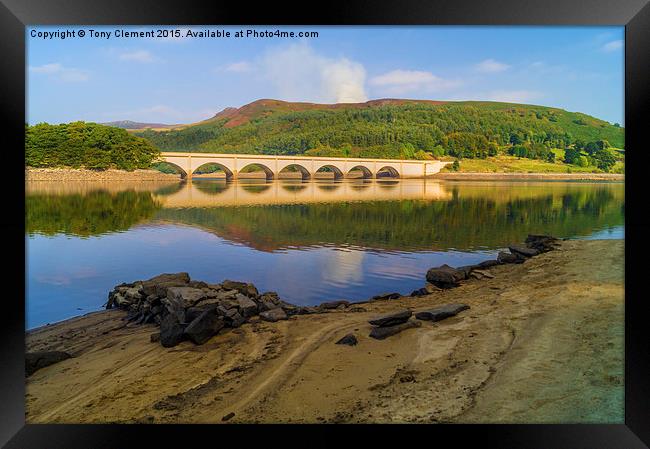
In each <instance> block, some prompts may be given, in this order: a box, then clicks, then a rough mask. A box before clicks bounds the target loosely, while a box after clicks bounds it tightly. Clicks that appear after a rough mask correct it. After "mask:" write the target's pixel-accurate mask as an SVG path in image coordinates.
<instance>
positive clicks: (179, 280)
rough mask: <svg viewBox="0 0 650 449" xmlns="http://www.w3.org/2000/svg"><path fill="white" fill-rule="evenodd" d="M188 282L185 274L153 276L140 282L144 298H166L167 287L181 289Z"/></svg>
mask: <svg viewBox="0 0 650 449" xmlns="http://www.w3.org/2000/svg"><path fill="white" fill-rule="evenodd" d="M189 282H190V275H189V274H187V273H165V274H160V275H158V276H154V277H152V278H151V279H148V280H146V281H143V282H142V291H143V293H144V294H145V296H148V295H157V296H160V297H163V296H167V287H182V286H183V285H187V284H188V283H189Z"/></svg>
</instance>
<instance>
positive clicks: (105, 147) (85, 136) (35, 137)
mask: <svg viewBox="0 0 650 449" xmlns="http://www.w3.org/2000/svg"><path fill="white" fill-rule="evenodd" d="M25 135H26V137H25V163H26V164H27V166H29V167H74V168H80V167H83V168H89V169H97V170H103V169H107V168H118V169H122V170H134V169H136V168H149V167H150V166H151V163H152V162H153V161H154V160H155V159H156V157H157V156H158V155H159V154H160V150H158V149H157V148H156V147H155V146H154V145H152V144H151V143H150V142H148V141H147V140H146V139H143V138H142V137H136V136H133V135H131V134H129V133H128V132H127V131H125V130H123V129H120V128H114V127H110V126H103V125H98V124H96V123H85V122H73V123H65V124H61V125H50V124H48V123H40V124H38V125H34V126H26V130H25Z"/></svg>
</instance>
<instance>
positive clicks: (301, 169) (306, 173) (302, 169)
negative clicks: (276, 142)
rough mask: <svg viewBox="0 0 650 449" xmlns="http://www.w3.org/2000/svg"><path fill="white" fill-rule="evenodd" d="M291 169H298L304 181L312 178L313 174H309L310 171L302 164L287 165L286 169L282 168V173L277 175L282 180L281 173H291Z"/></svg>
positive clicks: (279, 172)
mask: <svg viewBox="0 0 650 449" xmlns="http://www.w3.org/2000/svg"><path fill="white" fill-rule="evenodd" d="M289 167H293V168H296V169H297V170H298V172H299V173H300V174H301V175H302V179H303V180H306V179H309V178H311V173H309V170H307V169H306V168H305V167H303V166H302V165H300V164H287V165H285V166H284V167H282V168H281V169H280V171H278V173H277V175H278V178H280V174H281V173H289V170H287V169H288V168H289Z"/></svg>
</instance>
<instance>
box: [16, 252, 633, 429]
mask: <svg viewBox="0 0 650 449" xmlns="http://www.w3.org/2000/svg"><path fill="white" fill-rule="evenodd" d="M623 247H624V242H623V241H622V240H590V241H586V240H569V241H563V242H562V244H561V247H560V248H559V249H557V250H555V251H551V252H548V253H544V254H541V255H539V256H536V257H534V258H533V259H530V260H527V261H526V262H525V263H523V264H519V265H499V266H495V267H491V268H490V269H489V271H490V272H491V273H492V274H493V275H494V278H490V279H482V280H476V279H470V280H467V281H465V282H463V283H462V284H461V286H460V287H457V288H454V289H451V290H443V291H436V292H434V293H432V294H429V295H425V296H420V297H400V298H398V299H394V300H386V301H373V302H366V303H360V304H359V306H360V307H359V306H357V307H354V308H351V309H361V310H357V311H352V310H333V311H331V312H327V313H323V314H316V315H299V316H293V317H290V319H289V320H288V321H281V322H277V323H268V322H263V321H259V320H252V321H251V322H250V323H249V324H245V325H244V326H242V327H240V328H237V329H232V330H230V331H228V332H226V333H224V334H219V335H217V336H215V337H213V338H212V339H211V340H210V341H208V342H207V343H205V344H204V345H201V346H194V345H193V344H192V343H190V342H183V343H180V344H179V345H178V346H176V347H174V348H170V349H166V348H163V347H161V346H160V345H159V344H155V343H151V342H150V339H149V337H150V334H152V333H153V332H156V331H157V328H156V327H155V326H153V325H140V326H136V325H133V324H132V323H127V322H125V321H123V319H122V318H123V316H125V314H126V313H125V312H122V311H116V310H109V311H100V312H91V313H89V314H86V315H82V316H79V317H75V318H71V319H69V320H66V321H62V322H59V323H55V324H51V325H46V326H41V327H40V328H37V329H32V330H31V331H29V332H28V333H27V334H26V340H27V342H26V343H27V349H28V351H39V350H62V351H68V352H70V353H71V355H73V358H71V359H68V360H64V361H62V362H59V363H57V364H54V365H51V366H49V367H46V368H43V369H41V370H39V371H37V372H36V373H34V374H33V375H32V376H30V377H29V378H27V380H26V383H27V399H26V402H27V403H26V415H27V422H28V423H64V422H67V423H82V422H83V423H106V422H116V423H117V422H124V423H127V422H142V423H144V422H156V423H167V422H178V423H208V422H211V423H218V422H221V419H222V417H224V416H227V415H229V414H230V413H234V414H235V415H234V417H232V419H231V420H230V421H229V422H242V423H245V422H248V423H250V422H312V423H318V422H422V423H424V422H429V423H431V422H566V421H570V422H611V423H614V422H616V423H619V422H622V420H623V402H622V400H623V399H622V398H623V387H622V385H623V383H622V379H623V377H622V376H623V361H622V360H623V324H622V323H623V265H624V264H623V260H624V255H623ZM551 279H552V282H549V280H551ZM449 303H466V304H468V305H470V307H471V308H470V309H469V310H467V311H466V312H463V313H461V314H459V315H457V316H455V317H452V318H448V319H446V320H444V321H441V322H438V323H434V324H432V323H430V322H424V323H423V325H422V326H421V327H420V328H417V329H409V330H406V331H404V332H402V333H400V334H398V335H395V336H393V337H390V338H388V339H386V340H381V341H377V340H374V339H371V338H368V331H369V330H370V325H369V324H368V323H367V321H368V319H371V318H373V317H376V316H377V315H378V314H385V313H391V312H395V311H397V310H400V309H404V308H408V309H411V310H413V311H418V310H423V309H427V308H431V307H436V306H438V305H442V304H449ZM355 305H356V304H355ZM619 325H620V326H619ZM602 329H608V331H607V332H602ZM350 332H352V333H354V334H355V335H356V336H357V337H358V339H359V342H358V345H356V346H351V347H348V346H344V345H335V344H334V343H335V342H336V341H337V340H338V339H339V338H341V337H342V336H343V335H345V334H347V333H350ZM558 342H559V344H560V346H558ZM567 367H568V368H567ZM523 379H526V381H525V382H522V380H523Z"/></svg>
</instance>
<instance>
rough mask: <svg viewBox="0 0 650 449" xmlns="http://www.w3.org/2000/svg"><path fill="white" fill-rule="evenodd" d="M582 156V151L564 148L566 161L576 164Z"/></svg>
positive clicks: (566, 162)
mask: <svg viewBox="0 0 650 449" xmlns="http://www.w3.org/2000/svg"><path fill="white" fill-rule="evenodd" d="M579 157H580V151H578V150H577V149H575V148H566V149H565V150H564V163H565V164H575V163H576V160H577V159H578V158H579Z"/></svg>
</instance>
